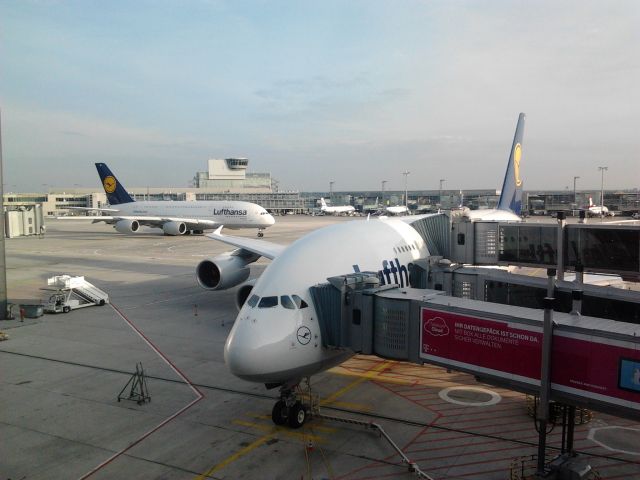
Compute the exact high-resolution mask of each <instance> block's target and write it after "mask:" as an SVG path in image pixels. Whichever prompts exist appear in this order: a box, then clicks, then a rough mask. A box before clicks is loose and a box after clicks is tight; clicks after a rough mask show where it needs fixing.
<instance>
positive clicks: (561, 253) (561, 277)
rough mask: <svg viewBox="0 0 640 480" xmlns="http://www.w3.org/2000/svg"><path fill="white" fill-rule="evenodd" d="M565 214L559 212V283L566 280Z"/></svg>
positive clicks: (557, 248) (557, 247) (557, 249)
mask: <svg viewBox="0 0 640 480" xmlns="http://www.w3.org/2000/svg"><path fill="white" fill-rule="evenodd" d="M565 224H566V220H565V219H564V212H558V244H557V246H556V251H557V257H558V258H557V260H558V281H562V280H564V240H563V238H564V235H563V234H562V233H563V232H564V226H565Z"/></svg>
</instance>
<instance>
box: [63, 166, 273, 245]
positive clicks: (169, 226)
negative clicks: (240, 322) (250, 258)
mask: <svg viewBox="0 0 640 480" xmlns="http://www.w3.org/2000/svg"><path fill="white" fill-rule="evenodd" d="M96 168H97V170H98V175H100V180H101V181H102V186H103V187H104V191H105V193H106V194H107V199H108V201H109V205H110V207H111V208H84V207H75V209H81V210H90V211H100V212H110V213H113V214H114V215H112V216H95V217H81V218H83V219H87V218H90V219H92V220H93V221H94V222H105V223H108V224H110V225H113V226H114V228H115V229H116V231H118V232H120V233H136V232H138V231H140V227H141V226H146V227H155V228H161V229H162V231H163V232H164V234H165V235H184V234H186V233H203V231H204V230H211V229H215V228H218V227H219V226H221V225H224V226H225V227H227V228H230V229H237V228H257V229H258V237H262V236H263V235H264V234H263V231H264V229H265V228H267V227H269V226H271V225H273V224H274V223H275V220H274V218H273V217H272V216H271V214H270V213H269V212H267V211H266V210H265V209H264V208H262V207H261V206H260V205H256V204H255V203H249V202H242V201H238V200H233V201H232V200H229V201H227V200H212V201H142V202H136V201H134V200H133V198H131V196H130V195H129V194H128V193H127V191H126V189H125V188H124V187H123V185H122V183H120V182H119V181H118V180H117V179H116V177H115V175H114V174H113V173H112V172H111V170H109V167H107V165H106V164H104V163H96ZM60 218H65V219H66V218H73V217H60Z"/></svg>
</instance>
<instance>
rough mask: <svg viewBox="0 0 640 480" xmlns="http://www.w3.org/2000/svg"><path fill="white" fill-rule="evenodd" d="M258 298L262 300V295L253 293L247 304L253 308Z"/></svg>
mask: <svg viewBox="0 0 640 480" xmlns="http://www.w3.org/2000/svg"><path fill="white" fill-rule="evenodd" d="M258 300H260V297H259V296H257V295H251V298H250V299H249V300H248V301H247V304H248V305H249V306H250V307H251V308H253V307H255V306H256V304H257V303H258Z"/></svg>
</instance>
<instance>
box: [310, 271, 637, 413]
mask: <svg viewBox="0 0 640 480" xmlns="http://www.w3.org/2000/svg"><path fill="white" fill-rule="evenodd" d="M329 280H330V283H328V284H322V285H318V286H316V287H313V288H312V289H311V290H312V294H313V297H314V303H315V306H316V308H317V309H318V315H319V322H320V325H321V329H322V338H323V343H324V346H325V347H329V348H332V347H336V348H347V349H351V350H353V351H354V352H356V353H363V354H373V355H377V356H380V357H383V358H389V359H394V360H402V361H408V362H412V363H418V364H423V363H430V364H434V365H440V366H442V367H445V368H447V369H451V370H457V371H463V372H467V373H470V374H472V375H474V376H476V377H477V378H478V379H479V380H481V381H483V382H486V383H489V384H494V385H500V386H504V387H506V388H509V389H512V390H515V391H519V392H523V393H529V394H533V395H537V394H539V392H540V383H541V359H542V358H543V355H542V353H543V351H542V346H543V322H544V316H545V311H544V310H540V309H532V308H524V307H517V306H508V305H499V304H492V303H487V302H481V301H476V300H469V299H464V298H455V297H451V296H447V295H445V294H444V292H442V291H434V290H423V289H412V288H404V289H399V288H370V287H371V286H372V284H373V283H375V277H374V276H373V274H371V275H367V274H355V275H346V276H341V277H334V278H331V279H329ZM552 316H553V330H552V337H551V338H552V340H551V345H552V350H551V353H550V372H551V380H550V397H549V398H550V399H551V400H554V401H558V402H561V403H568V404H571V405H575V406H578V407H584V408H589V409H593V410H599V411H607V412H611V413H613V414H615V415H617V416H623V417H627V418H632V419H635V420H638V419H640V326H639V325H636V324H631V323H627V322H620V321H614V320H609V319H603V318H597V317H588V316H582V315H580V314H579V313H577V312H574V313H560V312H552Z"/></svg>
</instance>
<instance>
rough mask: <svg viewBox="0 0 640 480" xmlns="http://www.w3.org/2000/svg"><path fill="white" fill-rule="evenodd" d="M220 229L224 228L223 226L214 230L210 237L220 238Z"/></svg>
mask: <svg viewBox="0 0 640 480" xmlns="http://www.w3.org/2000/svg"><path fill="white" fill-rule="evenodd" d="M222 227H224V225H220V226H219V227H218V228H216V229H215V230H214V231H213V232H212V233H211V235H218V236H221V235H222Z"/></svg>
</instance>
